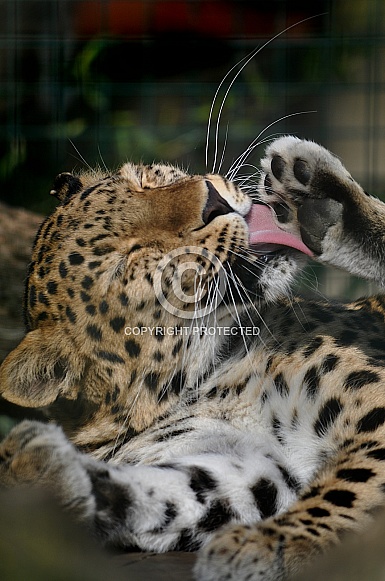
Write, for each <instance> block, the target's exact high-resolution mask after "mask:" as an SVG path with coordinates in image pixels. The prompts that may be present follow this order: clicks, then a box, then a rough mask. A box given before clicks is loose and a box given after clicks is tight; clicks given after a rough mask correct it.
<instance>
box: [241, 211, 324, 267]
mask: <svg viewBox="0 0 385 581" xmlns="http://www.w3.org/2000/svg"><path fill="white" fill-rule="evenodd" d="M246 222H247V224H248V226H249V235H250V239H249V243H250V244H262V243H263V244H279V245H281V246H290V247H291V248H295V249H296V250H300V251H301V252H304V253H305V254H307V255H308V256H313V253H312V251H311V250H310V249H309V248H308V247H307V246H305V244H304V243H303V242H302V240H300V239H299V238H296V237H295V236H294V235H293V234H289V233H288V232H285V231H284V230H281V229H280V228H279V227H278V226H277V224H276V223H275V222H274V219H273V212H272V210H271V209H270V208H269V207H268V206H264V205H262V204H253V205H252V206H251V210H250V212H249V213H248V214H247V216H246Z"/></svg>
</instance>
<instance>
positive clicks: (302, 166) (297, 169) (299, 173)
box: [293, 159, 311, 186]
mask: <svg viewBox="0 0 385 581" xmlns="http://www.w3.org/2000/svg"><path fill="white" fill-rule="evenodd" d="M293 173H294V176H295V177H296V179H297V180H298V181H299V182H300V183H301V184H302V185H303V186H307V184H308V183H309V182H310V178H311V171H310V168H309V166H308V164H307V163H306V161H304V160H303V159H297V160H296V161H295V162H294V166H293Z"/></svg>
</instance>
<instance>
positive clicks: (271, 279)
mask: <svg viewBox="0 0 385 581" xmlns="http://www.w3.org/2000/svg"><path fill="white" fill-rule="evenodd" d="M255 189H256V191H255V194H254V195H253V201H254V202H255V201H258V202H259V203H264V204H268V205H269V206H270V207H271V208H272V211H273V212H275V216H276V221H277V223H279V226H280V228H281V229H282V231H286V232H290V233H291V234H294V236H296V237H297V238H298V239H302V241H303V242H304V243H305V244H306V245H307V247H308V248H309V249H310V250H311V252H312V253H313V256H314V258H315V259H316V260H318V261H320V262H325V263H329V264H333V265H335V266H337V267H340V268H344V269H346V270H348V271H350V272H353V273H355V274H359V275H361V276H364V277H366V278H368V279H371V280H375V281H377V282H378V283H380V284H381V282H382V280H383V277H384V270H385V258H384V253H385V244H384V236H385V205H384V204H383V203H382V202H380V201H379V200H377V199H375V198H373V197H371V196H369V195H367V194H366V193H365V192H364V191H363V189H362V188H361V186H359V185H358V184H357V183H356V182H355V181H354V180H353V178H352V177H351V176H350V174H349V173H348V172H347V170H346V169H345V168H344V167H343V165H342V164H341V163H340V161H339V160H338V159H337V158H336V157H335V156H333V155H332V154H331V153H329V152H328V151H327V150H325V149H323V148H322V147H320V146H319V145H317V144H315V143H312V142H306V141H301V140H299V139H297V138H294V137H290V136H288V137H284V138H280V139H278V140H276V141H274V142H273V143H272V144H271V145H270V146H269V147H268V148H267V151H266V156H265V158H264V159H263V160H262V173H261V178H260V182H259V185H258V187H257V186H256V188H255ZM54 193H55V195H56V196H57V197H58V198H59V199H60V204H59V205H58V207H57V209H56V210H55V211H54V212H53V214H52V215H51V216H50V217H48V218H47V220H46V221H45V222H44V223H43V225H42V227H41V229H40V231H39V233H38V235H37V239H36V243H35V247H34V251H33V257H32V263H31V267H30V270H29V274H28V283H27V291H26V315H27V317H26V318H27V326H28V327H27V334H26V336H25V338H24V340H23V341H22V343H21V344H20V345H19V347H18V348H17V349H15V350H14V351H13V352H12V353H11V354H10V355H9V356H8V358H7V359H6V360H5V362H4V364H3V366H2V367H1V370H0V381H1V383H0V386H1V387H0V389H1V392H2V395H3V397H4V398H6V399H8V400H10V401H12V402H14V403H17V404H19V405H23V406H29V407H37V408H42V409H44V410H45V412H46V414H47V415H48V416H49V418H50V419H51V420H52V421H51V423H47V424H45V423H39V422H30V421H25V422H22V423H21V424H19V425H18V426H16V427H15V428H14V429H13V430H12V431H11V432H10V434H9V435H8V436H7V438H6V439H5V440H4V441H3V443H2V444H1V446H0V459H1V463H0V481H1V482H2V483H3V484H4V485H5V486H23V485H28V486H29V485H31V484H39V485H41V486H45V487H47V488H50V489H52V490H53V491H54V493H55V494H56V495H57V496H58V498H59V500H60V501H61V503H62V504H63V506H64V507H65V508H66V509H67V510H69V511H70V512H72V513H73V514H74V516H75V517H76V518H77V519H78V520H80V521H82V522H84V523H86V525H87V526H88V527H89V528H90V530H91V531H92V533H93V534H94V535H96V536H97V537H98V538H99V539H100V540H101V541H102V542H103V543H104V544H106V545H114V546H119V547H123V548H124V547H133V546H136V547H139V548H140V549H142V550H150V551H167V550H175V549H184V550H195V549H199V550H200V553H199V555H198V561H197V565H196V575H197V578H198V579H200V580H202V581H209V580H212V581H214V580H220V579H237V580H238V581H240V580H244V581H246V580H253V579H255V580H257V579H263V580H265V581H268V580H271V581H273V580H279V579H284V578H286V576H288V575H290V574H292V573H294V572H295V571H297V570H298V569H299V568H300V567H302V566H303V565H304V564H305V563H307V562H308V561H309V560H310V559H311V558H312V557H314V555H316V554H318V553H320V552H323V551H325V550H326V549H327V548H328V547H330V546H331V545H334V544H336V543H337V542H339V540H340V538H341V536H342V535H343V534H346V533H349V532H351V531H356V532H359V531H362V530H364V529H365V527H367V526H370V522H371V519H372V515H373V513H374V512H375V511H376V509H377V508H378V507H380V506H383V505H384V503H385V497H384V495H385V392H384V385H385V368H384V363H385V359H384V352H385V340H384V338H383V335H384V316H385V298H384V297H383V296H382V295H378V296H372V297H369V298H364V299H361V300H358V301H355V302H352V303H329V302H327V301H326V300H325V301H310V300H305V299H301V298H293V296H292V295H291V291H290V287H291V284H292V281H293V279H294V277H295V275H296V274H297V272H298V271H300V269H301V268H302V266H303V264H304V263H305V257H304V254H302V253H300V252H299V251H298V250H295V249H293V248H289V247H286V246H267V247H265V246H263V247H262V246H256V247H252V246H251V247H250V246H249V228H248V222H247V220H246V219H245V218H246V217H247V216H248V213H249V211H250V206H251V203H252V200H251V198H250V197H249V196H248V195H247V194H246V193H245V192H244V191H242V189H241V188H240V187H238V186H237V185H236V184H235V183H233V182H230V181H228V180H227V179H226V178H223V177H221V176H217V175H210V174H208V175H205V176H195V175H193V176H190V175H187V174H186V173H185V172H183V171H181V170H180V169H178V168H174V167H171V166H170V167H169V166H162V165H155V164H154V165H152V166H135V165H131V164H126V165H125V166H123V167H122V169H121V170H120V171H119V172H117V173H116V174H114V175H93V174H89V175H84V176H79V177H76V176H73V175H72V174H61V175H60V176H59V177H58V178H57V180H56V182H55V186H54ZM165 258H166V259H167V260H165ZM218 264H220V267H218ZM159 265H161V267H160V266H159ZM197 273H198V274H197ZM159 281H160V282H159ZM175 281H177V283H178V284H179V287H180V289H181V290H182V291H183V292H182V293H180V292H178V289H177V288H176V286H175ZM197 281H198V283H199V284H198V283H197ZM197 284H198V286H199V285H200V287H201V288H202V289H203V291H204V292H203V293H202V294H203V299H201V300H200V302H199V306H202V305H203V314H201V313H200V312H199V313H197V300H195V301H190V300H189V299H187V300H186V297H196V296H197V295H196V294H195V293H196V290H197ZM221 284H222V287H221ZM159 289H160V291H161V292H159ZM180 289H179V290H180ZM59 425H60V426H61V427H59Z"/></svg>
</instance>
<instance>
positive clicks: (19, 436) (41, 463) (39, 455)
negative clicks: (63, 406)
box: [0, 421, 71, 487]
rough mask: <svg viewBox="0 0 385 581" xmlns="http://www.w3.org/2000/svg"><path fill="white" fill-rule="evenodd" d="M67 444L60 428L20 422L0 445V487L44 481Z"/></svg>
mask: <svg viewBox="0 0 385 581" xmlns="http://www.w3.org/2000/svg"><path fill="white" fill-rule="evenodd" d="M67 448H69V449H70V448H71V445H70V444H69V443H68V442H67V440H66V438H65V436H64V434H63V432H62V431H61V429H60V428H58V427H57V426H55V425H51V424H44V423H41V422H35V421H23V422H21V423H20V424H18V425H17V426H16V427H14V428H13V429H12V430H11V431H10V433H9V434H8V436H7V437H6V438H5V439H4V440H3V441H2V442H1V443H0V485H2V486H4V487H11V486H16V485H27V484H28V485H29V484H39V483H42V482H44V481H45V480H46V479H47V477H48V475H49V472H50V469H52V468H53V467H54V466H55V464H57V461H58V456H60V452H63V451H64V450H66V449H67Z"/></svg>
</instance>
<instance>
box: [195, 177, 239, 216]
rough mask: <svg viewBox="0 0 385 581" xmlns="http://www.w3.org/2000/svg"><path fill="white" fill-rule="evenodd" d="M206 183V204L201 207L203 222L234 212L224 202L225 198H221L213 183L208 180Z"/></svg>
mask: <svg viewBox="0 0 385 581" xmlns="http://www.w3.org/2000/svg"><path fill="white" fill-rule="evenodd" d="M206 185H207V189H208V193H209V195H208V198H207V202H206V205H205V207H204V208H203V213H202V220H203V222H204V223H205V224H208V223H209V222H211V221H212V220H214V218H216V217H217V216H223V215H224V214H229V213H230V212H234V210H233V208H232V207H231V206H230V205H229V204H228V203H227V202H226V200H225V199H224V198H222V196H221V195H220V193H219V192H218V190H216V189H215V188H214V186H213V184H212V183H211V182H209V180H206Z"/></svg>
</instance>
